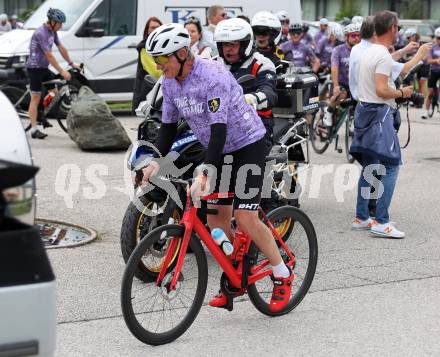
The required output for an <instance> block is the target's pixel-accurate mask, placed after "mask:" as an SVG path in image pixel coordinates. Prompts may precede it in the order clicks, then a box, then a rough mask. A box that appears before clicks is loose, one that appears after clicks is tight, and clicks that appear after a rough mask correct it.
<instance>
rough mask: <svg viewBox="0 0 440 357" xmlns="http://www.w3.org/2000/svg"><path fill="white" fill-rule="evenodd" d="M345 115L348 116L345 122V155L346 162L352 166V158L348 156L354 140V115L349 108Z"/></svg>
mask: <svg viewBox="0 0 440 357" xmlns="http://www.w3.org/2000/svg"><path fill="white" fill-rule="evenodd" d="M345 115H347V116H348V117H347V119H346V121H345V155H346V156H347V161H348V162H349V163H350V164H352V163H353V162H354V157H353V156H351V155H350V146H351V143H352V142H353V138H354V113H352V111H351V110H350V108H349V109H347V111H346V114H345Z"/></svg>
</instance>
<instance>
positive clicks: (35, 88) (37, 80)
mask: <svg viewBox="0 0 440 357" xmlns="http://www.w3.org/2000/svg"><path fill="white" fill-rule="evenodd" d="M27 74H28V77H29V84H30V88H31V92H32V93H41V92H42V90H43V82H47V81H50V80H52V79H54V78H55V74H53V73H52V72H51V71H50V70H49V69H48V68H27ZM46 87H47V89H51V88H53V87H54V86H53V85H51V86H46Z"/></svg>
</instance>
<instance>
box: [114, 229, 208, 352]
mask: <svg viewBox="0 0 440 357" xmlns="http://www.w3.org/2000/svg"><path fill="white" fill-rule="evenodd" d="M164 232H166V235H167V236H172V237H183V234H184V228H183V226H181V225H174V224H170V225H164V226H161V227H158V228H156V229H154V230H153V231H151V232H150V233H149V234H148V235H147V236H146V237H145V238H144V239H142V240H141V242H140V244H139V245H138V246H137V247H136V249H135V250H134V251H133V254H132V255H131V257H130V259H129V260H128V264H127V266H126V268H125V271H124V275H123V278H122V286H121V308H122V314H123V316H124V320H125V323H126V325H127V327H128V329H129V330H130V332H131V333H132V334H133V335H134V336H135V337H136V338H137V339H138V340H140V341H142V342H143V343H146V344H149V345H153V346H157V345H163V344H166V343H170V342H172V341H174V340H175V339H177V338H178V337H179V336H181V335H182V334H183V333H185V331H186V330H188V328H189V327H190V326H191V324H192V323H193V322H194V320H195V318H196V317H197V315H198V313H199V311H200V308H201V307H202V304H203V300H204V298H205V293H206V287H207V284H208V263H207V260H206V255H205V251H204V250H203V247H202V245H201V243H200V241H199V240H198V239H197V238H195V237H194V236H193V237H192V238H191V239H190V247H191V249H192V251H193V254H190V255H187V257H186V258H185V263H184V265H183V270H182V274H181V276H180V279H181V280H180V279H179V283H178V287H177V289H176V290H175V295H172V294H169V293H166V292H164V289H166V287H164V286H161V287H157V286H156V283H155V282H151V283H149V284H146V283H144V282H142V281H140V282H139V283H140V286H141V289H140V290H139V291H141V290H142V289H147V288H148V287H150V288H152V289H154V290H155V291H156V295H152V296H149V297H148V298H147V299H144V300H140V302H142V301H146V302H145V303H149V302H150V301H151V300H153V297H154V302H153V306H152V310H151V311H149V312H147V311H141V314H144V315H145V316H144V318H143V320H142V321H141V322H140V321H139V320H138V318H137V316H136V313H135V311H134V307H133V306H134V305H135V304H136V301H135V297H133V296H132V287H133V282H134V281H135V280H134V278H135V275H134V273H135V271H136V269H137V268H138V265H139V261H140V259H141V258H142V256H143V255H144V254H145V252H146V251H147V250H148V249H149V248H150V247H151V246H152V245H153V244H154V243H156V242H158V241H159V240H161V239H163V237H161V236H162V234H163V233H164ZM189 259H195V262H196V265H197V266H196V267H193V268H192V269H191V268H190V267H189V262H188V260H189ZM185 268H187V269H188V272H187V270H185ZM173 270H174V268H172V269H168V270H167V274H166V276H165V278H164V281H168V282H169V281H170V279H171V277H170V275H171V274H172V272H173ZM195 271H197V278H188V277H187V274H189V273H190V272H192V273H195ZM167 279H168V280H167ZM195 279H197V281H194V283H195V284H196V287H195V288H192V289H185V288H183V284H184V282H185V281H186V282H187V283H188V284H191V283H189V282H190V281H191V280H195ZM136 283H137V282H136ZM182 290H185V291H186V292H188V290H189V291H190V292H192V291H195V292H194V294H195V295H194V298H193V299H191V298H188V297H186V296H185V294H183V292H182V295H183V296H184V297H185V298H186V299H187V301H188V300H190V304H191V306H190V307H189V309H188V312H187V313H186V314H184V316H183V318H182V319H181V321H180V319H179V323H178V324H177V325H176V326H175V327H172V328H170V329H169V330H167V331H164V332H157V331H158V327H156V329H155V330H154V331H150V329H149V325H150V322H151V320H152V319H153V318H154V315H155V314H156V313H157V312H159V315H160V317H162V318H161V319H159V321H160V322H163V320H165V318H166V316H167V314H166V313H165V299H167V301H168V304H169V306H170V308H171V303H170V301H171V300H174V299H175V298H176V297H177V296H178V294H180V292H181V291H182ZM135 292H136V291H135ZM159 292H160V294H159V299H160V298H161V296H162V298H163V301H162V310H160V309H159V310H157V311H155V310H154V307H155V306H156V300H157V298H158V293H159ZM148 299H150V300H148ZM179 299H180V301H181V302H182V300H181V297H179ZM182 304H183V306H184V307H186V306H185V304H184V303H183V302H182ZM159 305H160V304H159ZM179 309H181V308H175V307H174V308H171V309H170V310H167V312H168V311H169V314H170V318H171V320H172V321H174V319H173V314H174V313H175V314H176V315H177V313H178V310H179ZM160 311H162V314H160ZM146 317H148V321H147V322H148V327H147V328H145V327H144V326H143V325H142V323H143V322H144V321H145V318H146Z"/></svg>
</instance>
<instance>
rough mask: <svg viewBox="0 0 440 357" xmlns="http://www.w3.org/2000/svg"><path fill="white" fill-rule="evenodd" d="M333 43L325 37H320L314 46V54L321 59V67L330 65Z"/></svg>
mask: <svg viewBox="0 0 440 357" xmlns="http://www.w3.org/2000/svg"><path fill="white" fill-rule="evenodd" d="M334 48H335V44H334V43H332V42H330V41H329V40H328V38H327V37H323V38H321V41H319V43H318V45H317V46H316V54H317V55H318V57H319V59H320V60H321V67H323V68H324V67H330V64H331V57H332V52H333V49H334Z"/></svg>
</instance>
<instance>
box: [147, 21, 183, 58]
mask: <svg viewBox="0 0 440 357" xmlns="http://www.w3.org/2000/svg"><path fill="white" fill-rule="evenodd" d="M190 44H191V39H190V37H189V33H188V30H187V29H186V28H185V27H183V25H182V24H175V23H171V24H166V25H162V26H160V27H158V28H157V29H156V30H154V31H153V32H152V33H151V34H150V35H149V36H148V38H147V41H146V43H145V50H146V51H147V53H148V54H149V55H151V56H160V55H169V54H171V53H175V52H176V51H178V50H180V49H181V48H184V47H187V48H189V46H190Z"/></svg>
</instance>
